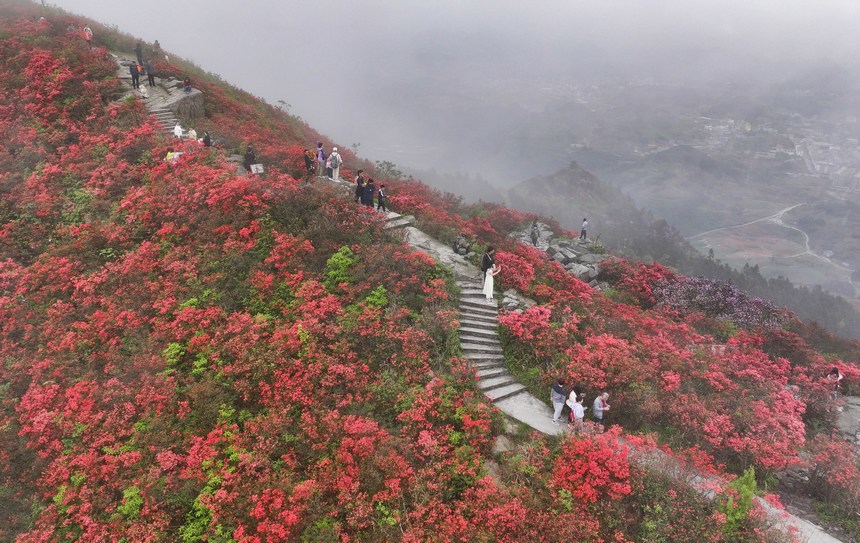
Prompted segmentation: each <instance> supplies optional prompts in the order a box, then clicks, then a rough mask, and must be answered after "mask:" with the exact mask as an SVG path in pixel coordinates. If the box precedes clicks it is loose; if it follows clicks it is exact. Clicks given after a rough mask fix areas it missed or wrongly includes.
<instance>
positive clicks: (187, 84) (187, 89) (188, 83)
mask: <svg viewBox="0 0 860 543" xmlns="http://www.w3.org/2000/svg"><path fill="white" fill-rule="evenodd" d="M182 92H184V93H185V94H188V93H190V92H191V79H190V78H188V77H186V78H185V81H183V82H182Z"/></svg>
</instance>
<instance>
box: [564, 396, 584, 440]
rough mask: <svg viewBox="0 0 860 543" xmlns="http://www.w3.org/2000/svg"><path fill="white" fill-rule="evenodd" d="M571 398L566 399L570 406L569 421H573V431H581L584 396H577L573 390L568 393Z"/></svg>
mask: <svg viewBox="0 0 860 543" xmlns="http://www.w3.org/2000/svg"><path fill="white" fill-rule="evenodd" d="M570 396H571V398H569V399H568V400H567V405H568V407H570V422H572V423H573V428H572V429H573V431H574V432H575V433H577V434H578V433H580V432H582V429H583V419H584V418H585V407H583V406H582V402H583V400H584V398H583V397H582V396H577V395H576V394H575V393H574V392H571V393H570Z"/></svg>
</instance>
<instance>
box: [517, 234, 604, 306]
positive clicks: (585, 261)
mask: <svg viewBox="0 0 860 543" xmlns="http://www.w3.org/2000/svg"><path fill="white" fill-rule="evenodd" d="M538 229H539V231H540V233H541V235H540V239H539V240H538V244H537V247H539V248H541V249H543V250H545V251H546V254H547V255H548V256H549V258H550V259H551V260H555V261H556V262H558V263H559V264H561V265H562V266H564V269H566V270H567V271H569V272H570V273H572V274H573V275H575V276H576V277H577V278H578V279H580V280H582V281H585V282H586V283H588V284H589V285H591V287H593V288H595V289H598V290H606V289H607V288H609V285H608V284H606V283H603V282H598V281H597V276H598V275H600V266H599V265H598V264H599V263H600V262H602V261H603V260H606V258H607V255H605V254H598V253H592V252H591V251H590V249H589V248H590V246H591V244H590V243H589V242H588V241H580V240H556V237H555V234H554V233H553V232H552V230H550V229H549V226H547V225H546V224H543V223H538ZM512 237H513V238H515V239H517V240H519V241H522V242H523V243H526V244H529V245H531V244H532V240H531V227H529V228H527V229H526V230H523V231H520V232H515V233H513V234H512Z"/></svg>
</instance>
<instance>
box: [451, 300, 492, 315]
mask: <svg viewBox="0 0 860 543" xmlns="http://www.w3.org/2000/svg"><path fill="white" fill-rule="evenodd" d="M464 312H469V313H476V314H481V315H494V316H498V314H499V309H498V308H497V307H496V304H495V302H487V301H485V300H481V301H475V302H473V301H471V300H460V313H464Z"/></svg>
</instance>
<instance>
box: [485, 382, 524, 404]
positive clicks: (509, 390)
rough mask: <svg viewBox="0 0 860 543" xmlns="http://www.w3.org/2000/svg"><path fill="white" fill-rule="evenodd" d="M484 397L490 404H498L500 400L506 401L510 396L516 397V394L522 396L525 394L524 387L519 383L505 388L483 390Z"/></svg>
mask: <svg viewBox="0 0 860 543" xmlns="http://www.w3.org/2000/svg"><path fill="white" fill-rule="evenodd" d="M483 392H484V396H486V397H487V398H489V399H490V401H492V402H498V401H501V400H506V399H508V398H510V397H512V396H516V395H518V394H523V393H525V392H526V387H524V386H523V385H521V384H519V383H512V384H510V385H507V386H503V387H499V388H494V389H491V390H484V391H483Z"/></svg>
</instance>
